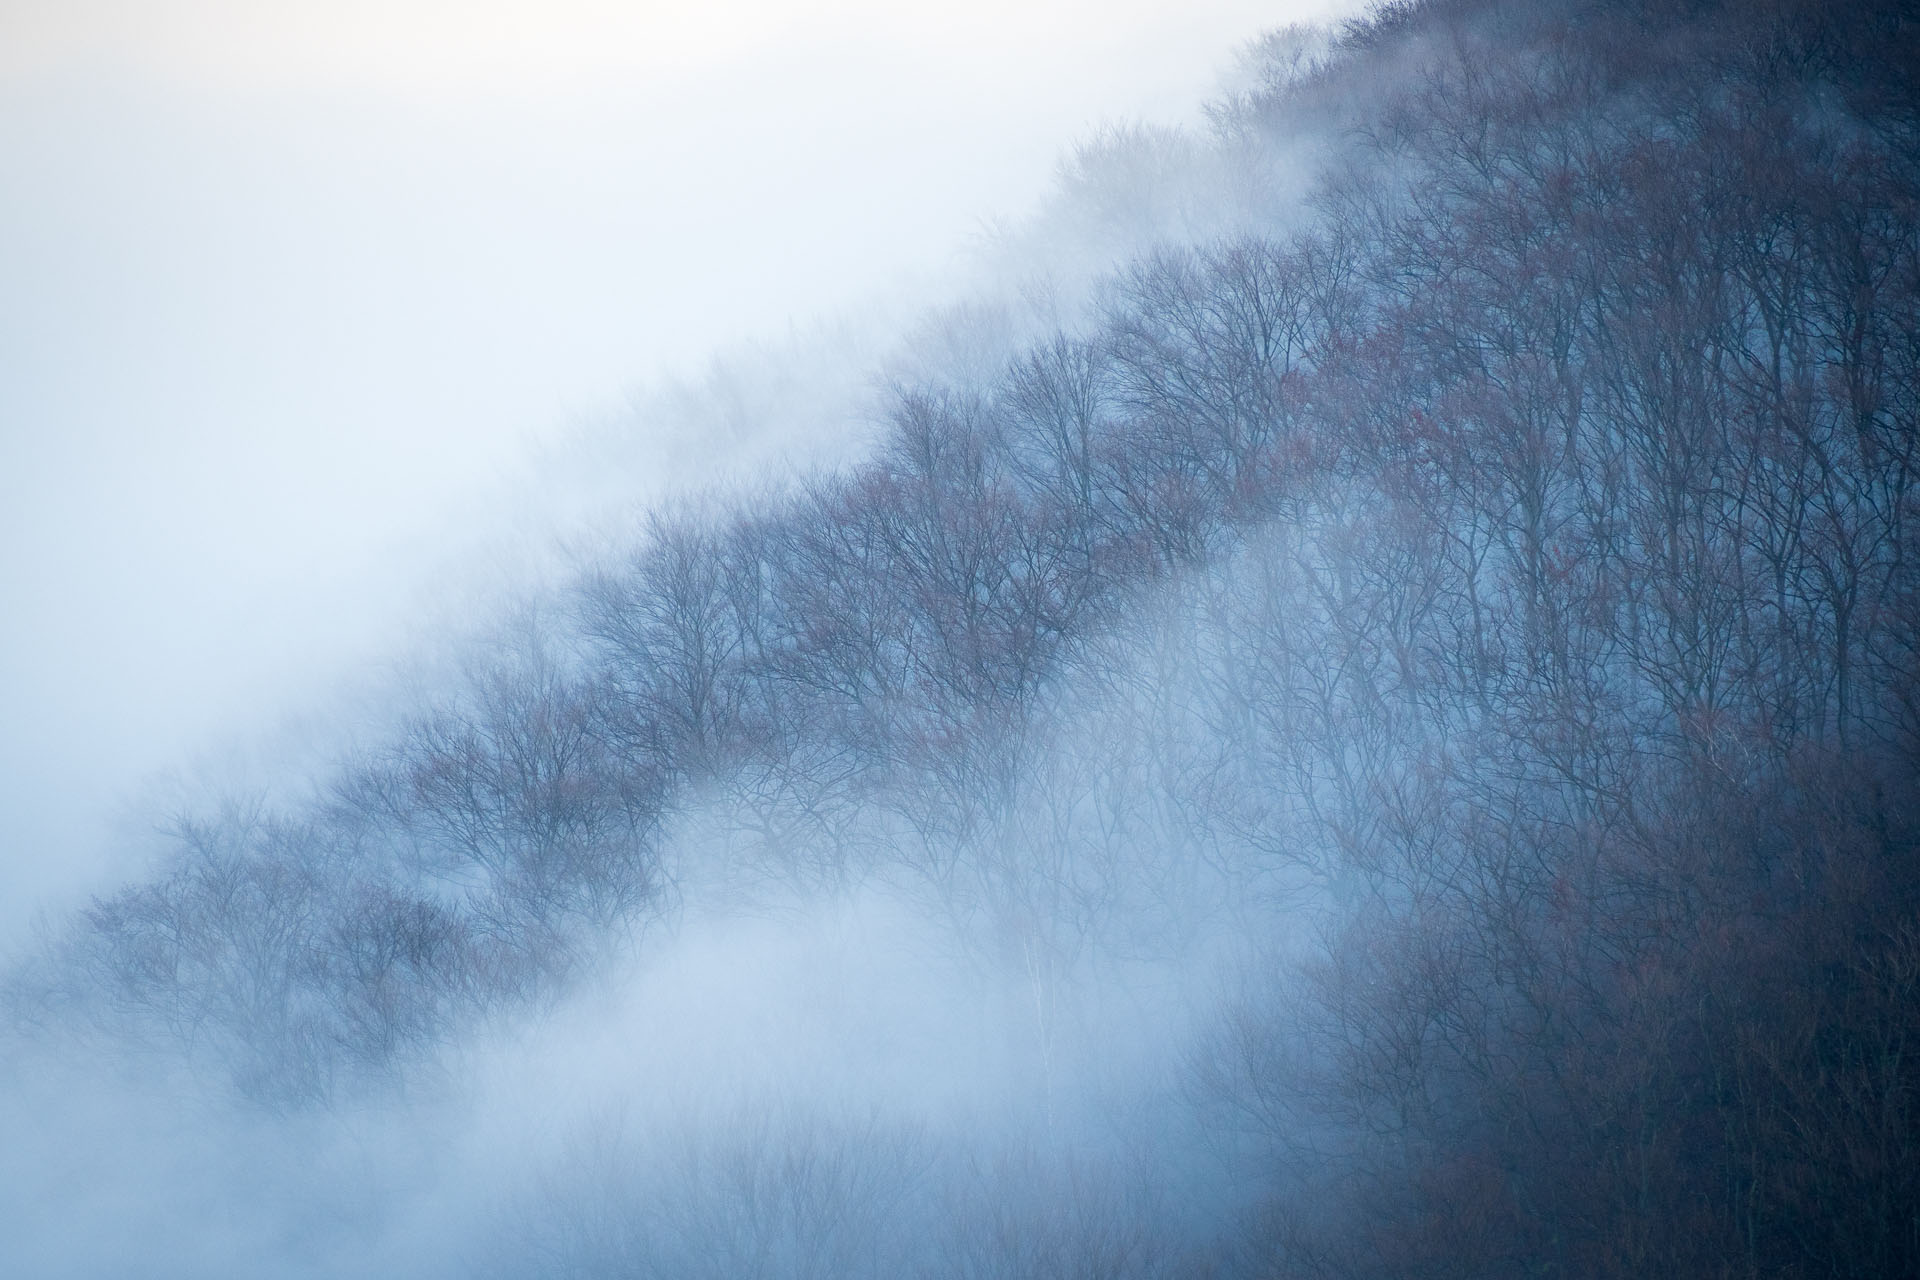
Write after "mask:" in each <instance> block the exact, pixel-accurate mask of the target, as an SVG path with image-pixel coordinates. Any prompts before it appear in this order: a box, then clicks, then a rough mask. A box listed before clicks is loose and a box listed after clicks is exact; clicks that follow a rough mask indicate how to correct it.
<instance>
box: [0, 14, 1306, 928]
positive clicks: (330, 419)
mask: <svg viewBox="0 0 1920 1280" xmlns="http://www.w3.org/2000/svg"><path fill="white" fill-rule="evenodd" d="M1299 7H1300V8H1301V9H1302V10H1303V11H1308V12H1310V11H1311V10H1312V6H1299ZM1287 16H1288V15H1287V14H1286V13H1283V12H1280V11H1275V10H1273V9H1272V7H1271V6H1263V5H1254V4H1250V3H1245V2H1244V0H1241V2H1237V3H1214V4H1206V5H1198V6H1186V7H1182V8H1181V10H1180V11H1179V12H1178V13H1177V14H1176V13H1174V12H1173V11H1172V10H1169V9H1167V8H1165V7H1164V6H1155V5H1134V6H1124V5H1123V6H1112V5H1103V6H1098V7H1093V8H1089V7H1085V6H1075V5H1065V4H1055V5H1021V6H994V5H985V6H981V5H969V6H964V7H962V8H960V9H955V10H951V11H946V12H941V11H933V10H926V11H922V10H914V11H912V12H906V11H900V10H898V8H897V7H896V6H884V5H868V4H858V3H847V4H837V5H819V6H814V7H811V8H809V7H806V6H793V5H756V4H751V3H736V4H731V5H713V6H700V7H699V8H698V11H697V12H691V11H682V9H680V8H678V7H674V6H660V7H652V6H646V7H637V8H632V9H628V8H625V7H619V6H603V5H593V4H568V5H558V6H553V5H543V6H516V5H513V4H491V5H484V6H478V7H475V6H460V7H458V8H457V9H454V8H449V7H447V6H437V5H432V4H426V3H411V4H400V5H377V6H374V5H368V6H336V5H329V6H327V8H326V10H325V12H324V16H323V15H322V13H321V11H319V10H306V9H301V8H299V7H296V6H277V5H276V6H258V5H222V4H213V3H191V2H174V3H167V4H160V5H114V4H105V3H81V4H65V3H62V4H35V3H21V2H20V0H14V2H13V3H11V4H9V5H8V6H7V8H6V10H5V13H4V16H0V184H4V185H0V298H4V302H3V303H0V449H4V458H3V460H0V485H4V486H5V491H4V494H0V511H4V515H3V516H0V520H4V522H5V523H4V527H0V548H3V549H0V590H4V592H5V595H6V598H7V599H8V601H9V606H8V610H7V612H8V616H9V618H10V624H9V625H8V626H7V627H6V628H5V633H4V634H5V641H4V644H5V649H4V654H0V670H4V671H5V672H6V676H5V680H6V685H5V689H4V699H5V702H6V704H7V706H8V708H9V713H8V716H7V720H6V723H7V728H6V730H5V732H4V735H0V736H3V737H4V742H5V747H4V751H5V755H4V764H3V766H0V775H3V776H4V777H5V779H6V782H5V784H4V785H5V788H6V790H5V798H4V803H5V807H6V809H7V811H8V813H9V821H8V830H7V834H6V847H7V853H6V855H5V857H4V858H0V876H4V885H5V888H4V890H3V891H0V902H4V903H5V904H6V905H5V907H4V908H3V909H0V910H3V911H4V917H5V919H6V921H7V922H8V923H7V926H6V927H7V929H8V930H9V931H12V930H13V929H16V928H17V927H18V925H19V924H20V923H21V922H22V921H23V920H24V919H25V918H26V917H27V916H28V915H29V914H30V913H31V911H32V910H33V909H34V907H35V906H36V905H38V904H40V903H41V902H42V901H43V900H47V899H48V896H49V895H54V896H55V897H57V898H59V900H61V901H65V900H68V897H70V894H69V895H64V896H63V894H62V891H63V889H65V888H66V886H67V885H68V883H69V878H68V877H67V876H66V874H65V872H64V871H63V870H61V868H64V867H68V866H75V865H77V866H79V867H81V868H93V860H94V859H95V857H96V856H97V853H98V848H97V846H99V845H100V843H101V842H102V841H103V840H104V839H105V836H106V832H105V831H104V830H103V828H102V827H101V825H100V822H99V817H100V815H101V814H103V813H106V812H109V811H110V810H111V809H112V808H113V806H114V805H115V803H116V802H118V801H119V800H121V799H123V798H124V797H125V796H126V795H127V793H128V792H129V790H130V789H132V788H134V787H135V786H136V785H139V784H140V783H141V782H142V781H143V780H144V779H149V778H151V777H152V776H153V775H154V774H156V773H159V772H164V771H168V770H178V769H180V768H181V767H183V765H184V763H185V761H187V760H188V759H189V758H191V757H195V756H197V755H200V754H203V753H206V752H210V751H217V750H220V749H221V748H222V747H223V746H224V744H226V743H227V742H229V741H230V740H231V738H232V736H233V735H235V734H244V733H247V732H257V731H259V730H260V729H261V728H262V727H263V725H272V724H275V723H277V722H278V721H279V719H280V718H281V717H283V716H286V715H289V714H294V713H298V712H301V711H304V710H306V709H308V708H309V707H310V706H311V704H312V703H313V702H314V701H315V699H316V698H318V697H320V696H321V695H322V694H324V693H325V691H327V690H328V689H330V688H331V687H333V686H334V685H336V684H337V683H338V682H339V681H340V680H341V679H342V678H351V677H352V675H353V674H354V673H355V672H358V671H361V670H363V669H364V668H365V667H367V666H368V665H369V664H375V663H379V662H381V661H383V660H385V659H387V658H390V657H392V656H393V652H394V650H395V649H396V648H399V647H401V645H402V637H404V636H405V635H406V634H407V632H408V631H409V630H410V629H417V627H412V626H411V625H410V624H412V623H414V622H415V621H416V619H415V618H414V617H413V616H412V615H413V614H414V613H415V612H417V611H416V610H415V609H414V605H415V602H416V600H417V596H418V592H419V591H420V589H421V584H422V582H423V580H426V579H428V578H429V577H430V576H432V575H436V574H438V573H441V572H443V571H444V567H445V565H446V563H447V562H449V561H455V560H458V559H459V558H460V556H461V553H462V551H463V549H465V548H466V547H469V546H471V545H472V544H474V543H475V542H484V541H486V539H488V538H489V537H492V536H493V535H494V533H496V532H497V530H498V527H499V524H500V512H501V510H502V508H503V507H512V506H514V505H515V504H514V503H513V501H512V500H511V499H510V498H508V497H506V496H505V495H504V494H503V493H502V492H501V490H502V488H503V482H506V481H508V480H509V479H510V477H512V476H513V475H514V474H515V473H518V472H523V471H524V470H525V469H526V468H527V467H528V466H529V465H530V464H529V452H530V442H538V441H541V440H546V441H552V440H554V439H555V438H556V437H564V436H565V435H566V434H568V433H569V432H574V431H577V429H578V428H579V426H580V424H581V423H582V422H583V421H594V420H603V419H605V418H607V417H609V416H612V415H616V414H617V413H618V412H619V410H620V407H621V405H622V403H623V399H624V398H625V397H627V396H628V395H629V394H630V393H632V392H634V391H636V390H638V389H640V388H643V387H646V386H648V385H652V384H655V383H656V382H658V381H659V380H660V379H662V378H663V377H668V376H672V375H680V376H690V377H698V376H699V375H700V374H701V373H702V372H703V371H704V368H705V365H706V362H707V361H708V360H709V359H711V358H712V357H713V356H714V355H715V354H717V353H719V352H721V351H723V350H726V349H729V348H731V347H734V346H736V345H737V344H740V343H742V342H745V341H748V340H761V341H765V340H774V341H779V340H782V339H784V338H785V337H786V336H787V334H788V333H789V332H790V331H791V330H792V329H793V328H794V327H795V326H798V327H800V328H802V329H805V328H807V327H808V326H810V325H812V324H814V323H815V322H817V321H818V320H820V319H822V318H829V319H832V318H845V317H848V316H850V315H859V314H862V313H863V309H870V308H872V307H873V306H874V305H876V304H878V303H881V302H889V303H897V302H898V301H899V300H900V299H903V298H915V299H919V300H921V301H922V302H932V301H934V300H937V299H938V298H940V297H941V296H942V295H943V291H946V292H952V291H954V290H955V289H956V281H955V273H956V271H958V270H961V269H963V268H964V265H965V263H966V262H967V261H968V256H967V255H968V251H969V246H970V244H972V243H974V242H976V241H977V239H978V237H979V236H980V235H981V234H982V233H983V230H984V229H985V227H986V226H987V225H988V223H989V222H990V220H992V219H995V218H1010V217H1013V218H1017V217H1021V216H1024V215H1025V214H1026V213H1027V212H1028V211H1029V210H1031V209H1032V208H1033V207H1034V206H1035V205H1036V203H1037V202H1038V201H1039V200H1040V199H1041V198H1042V197H1043V196H1044V195H1045V194H1046V192H1047V191H1048V189H1049V187H1050V184H1051V182H1052V179H1053V175H1054V169H1055V166H1056V163H1057V161H1058V159H1059V157H1060V155H1061V154H1062V152H1063V150H1064V149H1065V148H1066V147H1067V146H1069V145H1070V144H1071V143H1073V142H1074V141H1076V140H1077V139H1078V138H1080V137H1082V136H1084V135H1085V134H1086V133H1087V132H1088V131H1090V130H1091V129H1092V128H1093V127H1095V126H1096V125H1098V124H1100V123H1102V122H1105V121H1109V120H1127V119H1141V120H1153V121H1161V122H1177V121H1183V120H1191V119H1192V118H1194V117H1195V115H1196V113H1197V107H1198V104H1199V103H1200V101H1201V100H1202V99H1203V98H1204V97H1205V96H1206V94H1207V93H1208V92H1209V91H1210V90H1211V88H1212V87H1213V85H1214V83H1215V82H1216V81H1217V79H1218V77H1219V76H1220V75H1221V74H1222V73H1223V72H1225V71H1226V70H1228V69H1229V68H1230V67H1231V64H1232V54H1233V49H1234V46H1235V45H1236V43H1237V42H1239V41H1242V40H1245V39H1247V38H1249V37H1251V36H1252V35H1253V34H1255V33H1256V32H1257V31H1258V30H1260V29H1261V27H1262V25H1263V24H1270V23H1272V22H1275V21H1277V20H1282V19H1284V18H1286V17H1287ZM644 430H645V428H644V427H643V426H636V427H635V431H644ZM662 469H663V470H665V469H666V468H665V466H664V464H663V465H662ZM646 479H648V480H652V481H653V482H655V483H658V484H661V485H663V486H671V485H672V484H673V483H674V481H673V478H672V477H671V476H670V475H659V476H655V477H646ZM94 871H95V874H98V871H97V868H94ZM83 880H84V876H83Z"/></svg>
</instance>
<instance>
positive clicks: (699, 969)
mask: <svg viewBox="0 0 1920 1280" xmlns="http://www.w3.org/2000/svg"><path fill="white" fill-rule="evenodd" d="M1223 52H1224V51H1223ZM1248 58H1249V68H1250V71H1249V75H1248V77H1247V79H1246V83H1245V87H1244V88H1243V89H1242V90H1239V91H1236V92H1233V93H1228V94H1225V95H1224V96H1222V97H1221V98H1220V99H1219V100H1217V101H1215V102H1214V103H1212V104H1211V105H1210V107H1209V108H1208V112H1207V116H1206V119H1207V121H1208V122H1209V125H1208V127H1207V128H1206V129H1203V130H1186V131H1182V130H1173V129H1157V128H1148V127H1133V128H1115V129H1111V130H1109V131H1107V132H1106V133H1103V134H1101V135H1099V136H1097V137H1095V138H1092V139H1090V140H1088V141H1087V142H1086V143H1085V144H1084V145H1083V146H1082V147H1081V148H1080V149H1079V150H1078V151H1076V152H1075V153H1073V154H1072V155H1071V156H1069V157H1068V158H1067V159H1066V160H1064V161H1063V163H1062V169H1061V174H1062V177H1061V182H1060V190H1059V195H1058V197H1057V199H1056V200H1055V201H1054V203H1053V204H1052V205H1050V206H1049V210H1048V212H1047V213H1046V215H1045V216H1044V217H1040V218H1037V219H1036V220H1035V221H1034V222H1033V223H1032V224H1031V225H1025V226H1022V227H1020V228H1016V229H1014V230H1011V231H1009V232H1008V233H1007V236H1006V238H1005V241H1004V243H1002V244H1001V245H1000V246H999V248H998V250H997V252H998V253H999V255H1000V267H999V268H998V270H999V271H1000V275H1001V279H1000V281H999V282H998V283H997V284H995V285H993V287H992V288H991V289H986V287H985V286H983V289H986V291H985V292H983V294H982V298H981V299H976V300H970V301H964V302H959V303H956V304H955V305H954V306H953V307H951V308H949V309H947V310H944V311H941V312H938V313H936V314H933V315H930V316H927V317H924V318H923V319H922V320H921V321H920V322H918V325H917V327H915V328H913V329H912V331H911V332H910V333H907V334H904V335H902V342H903V344H904V345H903V346H902V347H901V351H902V352H904V353H905V354H902V355H897V356H895V357H890V358H889V359H888V361H886V362H884V363H883V365H881V366H879V367H875V368H872V369H867V370H863V371H862V372H861V374H860V376H861V377H862V378H865V379H867V380H868V381H867V385H871V386H874V387H877V388H880V389H879V390H877V391H876V392H875V393H874V394H875V396H876V397H877V400H876V404H877V409H876V411H875V414H876V417H875V421H876V422H878V423H879V424H880V425H878V426H876V425H874V424H873V423H868V424H865V425H860V424H851V423H850V424H849V425H848V431H849V432H850V433H856V434H857V433H858V432H865V433H866V435H865V436H864V437H862V438H865V439H867V440H868V442H869V443H868V446H867V447H865V448H864V449H863V450H860V451H857V456H856V457H853V458H852V460H850V461H847V462H845V463H844V464H835V465H822V466H820V467H818V468H815V469H813V470H811V471H805V472H801V473H797V474H788V475H785V476H783V477H781V478H777V479H765V480H759V481H755V482H753V483H751V484H746V483H743V484H741V485H736V486H731V487H729V486H725V485H723V486H720V487H718V488H714V489H712V490H709V491H704V492H700V493H690V494H687V495H684V496H683V497H682V498H680V499H678V500H676V501H674V502H671V503H667V504H664V505H661V506H659V507H657V508H656V509H655V510H653V511H652V512H651V514H649V515H647V516H645V517H644V518H643V519H640V520H639V521H637V522H635V523H632V524H629V525H627V526H624V527H622V528H620V529H618V530H614V531H612V532H611V533H609V534H608V535H607V537H606V539H605V541H604V543H603V548H602V550H601V551H600V552H599V553H598V554H596V555H595V556H593V557H591V558H590V560H587V561H583V562H581V563H579V565H578V568H577V571H575V572H574V573H573V574H572V576H570V577H568V578H567V579H566V580H565V581H559V582H555V583H553V584H552V585H551V586H550V587H549V588H547V589H545V590H544V591H542V592H538V593H534V594H533V595H532V596H531V597H529V598H527V599H523V600H520V601H518V602H517V603H515V604H514V606H513V607H512V608H510V609H503V610H502V611H501V616H498V617H495V618H491V619H487V620H484V621H483V622H482V623H479V624H476V625H475V627H474V628H473V629H472V633H471V634H469V635H466V636H463V637H461V638H460V639H459V640H458V641H457V643H452V642H450V645H449V650H448V655H447V656H446V657H445V658H444V659H443V660H440V661H438V662H437V664H436V665H434V667H433V671H434V675H433V676H432V678H430V679H423V680H422V681H420V682H419V684H418V686H417V687H416V688H415V689H414V690H413V691H412V692H411V693H410V694H409V695H408V696H406V697H399V696H396V697H394V698H393V699H391V700H390V702H389V703H388V705H387V706H386V708H385V716H384V719H380V720H379V721H378V722H377V723H375V724H372V725H362V726H357V727H355V728H354V729H353V731H352V732H350V733H347V732H343V733H342V734H341V735H340V741H339V742H338V743H337V744H336V745H334V746H329V747H328V748H327V749H326V750H325V751H324V752H322V753H319V754H318V756H317V758H316V759H310V760H308V761H306V762H305V763H304V764H303V765H302V766H301V767H300V768H299V769H298V770H295V771H292V776H285V775H282V776H276V777H275V778H274V779H273V780H272V782H271V784H270V785H259V786H255V785H249V786H236V787H235V788H233V789H232V791H231V792H230V793H228V794H223V795H212V796H209V797H207V798H205V799H204V800H203V801H198V802H196V803H195V804H194V805H192V806H189V807H188V808H186V809H184V810H182V811H180V812H176V813H168V814H164V815H155V817H154V820H153V826H154V827H155V828H156V829H158V830H160V831H161V832H163V834H162V835H161V836H158V837H156V840H157V841H158V846H157V847H156V848H155V850H153V852H152V856H151V861H150V863H149V864H148V865H150V867H151V871H150V873H149V874H148V875H147V876H146V877H145V878H142V879H139V880H137V881H136V882H132V883H127V884H125V885H124V886H122V887H120V888H119V889H118V890H117V891H113V892H110V893H106V894H103V895H101V896H98V897H96V898H95V899H94V900H93V901H92V902H91V904H90V905H88V906H86V908H85V909H84V910H83V911H80V912H79V913H78V914H76V915H74V916H71V917H69V918H64V919H57V920H53V921H50V922H49V923H48V924H47V926H46V927H45V928H43V929H42V930H41V932H40V934H39V935H38V936H37V937H36V939H35V940H33V941H32V942H31V944H28V945H23V946H21V947H19V948H17V949H16V950H15V952H14V954H11V955H10V956H9V957H8V958H7V961H6V968H5V970H4V973H3V974H0V977H3V978H4V993H3V994H4V1004H0V1011H3V1012H4V1018H5V1021H4V1029H3V1030H0V1126H4V1131H5V1133H6V1137H5V1138H4V1139H0V1148H4V1150H0V1196H3V1197H4V1201H0V1202H4V1203H7V1204H8V1208H7V1209H6V1210H5V1211H4V1215H0V1216H3V1217H4V1219H5V1220H6V1222H7V1225H6V1226H5V1228H4V1229H3V1230H0V1239H4V1238H6V1237H11V1238H12V1239H13V1240H14V1241H15V1243H14V1244H12V1245H9V1244H7V1243H4V1242H0V1257H4V1256H5V1255H7V1254H8V1252H9V1251H10V1250H18V1251H19V1252H18V1253H17V1254H16V1257H19V1258H22V1259H24V1261H21V1262H18V1263H16V1264H14V1265H17V1266H19V1267H20V1268H21V1269H18V1270H15V1269H13V1267H11V1266H9V1265H7V1264H6V1263H4V1262H0V1271H6V1272H7V1273H8V1274H13V1275H21V1276H27V1275H83V1276H88V1275H146V1276H162V1275H179V1276H210V1275H234V1276H268V1275H275V1276H277V1275H288V1276H301V1275H316V1276H317V1275H326V1276H335V1275H339V1276H346V1275H352V1276H367V1275H393V1276H442V1275H444V1276H461V1277H476V1278H491V1277H500V1278H503V1280H504V1278H506V1277H544V1276H553V1277H581V1278H585V1277H661V1278H663V1280H664V1278H673V1280H682V1278H685V1280H695V1278H698V1277H712V1278H713V1280H760V1278H765V1280H774V1278H780V1280H786V1278H788V1277H793V1278H799V1277H813V1278H818V1280H829V1278H838V1277H848V1278H852V1277H874V1278H876V1280H879V1278H889V1280H891V1278H898V1277H928V1278H932V1277H956V1278H966V1280H985V1278H987V1277H996V1278H998V1277H1004V1278H1007V1280H1013V1278H1016V1277H1022V1278H1024V1277H1044V1278H1048V1280H1053V1278H1059V1280H1133V1278H1135V1277H1139V1278H1142V1280H1145V1278H1147V1277H1155V1278H1159V1277H1165V1278H1168V1280H1173V1278H1176V1277H1180V1278H1191V1280H1200V1278H1202V1277H1212V1278H1217V1280H1238V1278H1241V1277H1246V1278H1254V1277H1263V1278H1264V1277H1273V1278H1278V1277H1323V1276H1324V1277H1353V1278H1358V1277H1381V1278H1382V1280H1385V1278H1389V1277H1391V1278H1394V1280H1401V1278H1411V1277H1462V1278H1465V1277H1504V1276H1514V1277H1518V1276H1592V1277H1603V1276H1604V1277H1623V1278H1624V1277H1652V1276H1716V1277H1749V1276H1751V1277H1758V1276H1780V1277H1789V1276H1790V1277H1822V1276H1833V1277H1838V1276H1848V1277H1894V1276H1902V1275H1915V1274H1920V767H1917V766H1920V78H1917V74H1920V19H1917V18H1916V17H1915V16H1914V15H1913V13H1912V12H1911V11H1910V10H1909V9H1908V8H1907V6H1905V5H1902V4H1899V3H1895V2H1894V0H1862V2H1860V3H1855V4H1832V3H1823V2H1820V0H1747V2H1744V3H1742V2H1740V0H1720V2H1716V0H1690V2H1686V3H1654V2H1653V0H1621V2H1618V3H1600V2H1599V0H1400V2H1398V3H1390V4H1386V5H1384V6H1383V7H1379V8H1376V9H1375V10H1373V11H1372V12H1371V14H1370V15H1369V16H1368V17H1366V18H1364V19H1359V20H1355V21H1353V22H1350V23H1347V24H1346V25H1344V26H1342V27H1338V28H1336V29H1333V30H1329V31H1314V30H1302V29H1288V30H1284V31H1280V32H1276V33H1274V34H1273V35H1271V36H1269V37H1266V38H1265V39H1263V40H1262V41H1261V42H1260V43H1258V44H1257V45H1256V46H1255V47H1254V48H1253V49H1252V50H1251V51H1250V52H1249V54H1248ZM821 376H822V377H825V376H828V375H826V374H822V375H821ZM769 398H770V399H778V397H777V396H770V397H769ZM774 411H777V410H771V409H770V410H769V412H774Z"/></svg>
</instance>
